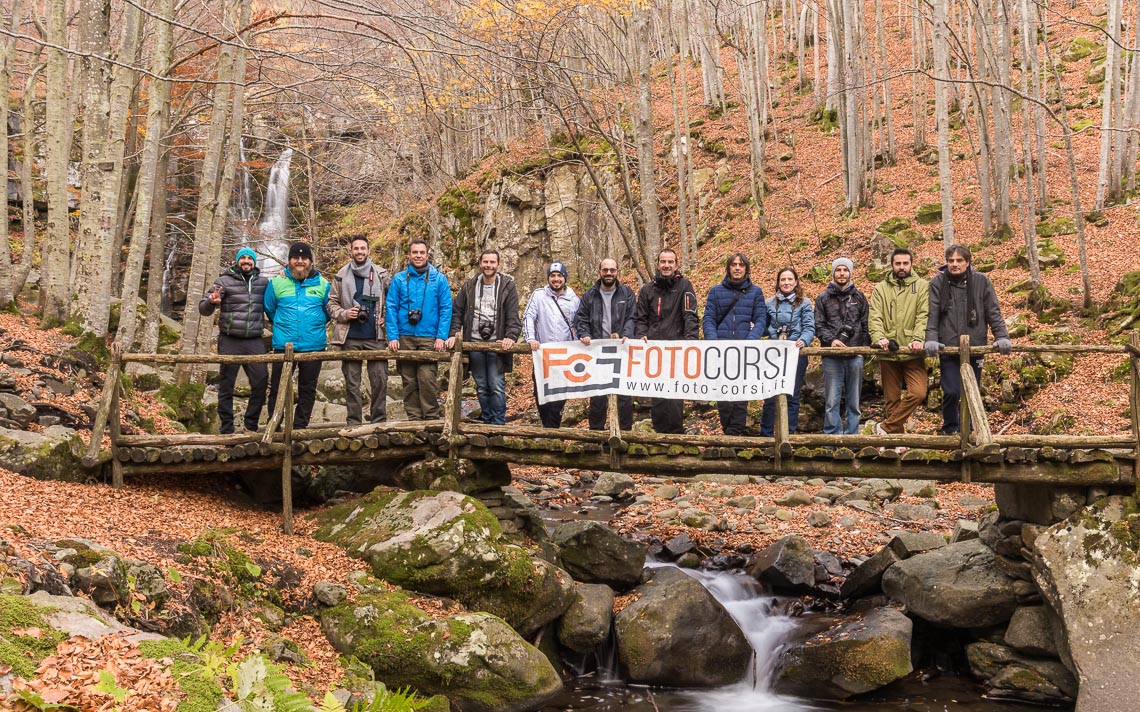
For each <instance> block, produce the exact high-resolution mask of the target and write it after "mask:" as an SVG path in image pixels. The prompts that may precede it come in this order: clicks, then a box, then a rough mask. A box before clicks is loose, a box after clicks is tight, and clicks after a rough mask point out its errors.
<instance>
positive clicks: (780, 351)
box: [533, 339, 800, 403]
mask: <svg viewBox="0 0 1140 712" xmlns="http://www.w3.org/2000/svg"><path fill="white" fill-rule="evenodd" d="M799 355H800V350H799V349H798V348H796V344H795V342H794V341H720V340H713V341H641V340H640V339H638V340H634V339H629V340H627V341H626V343H624V344H623V343H621V341H620V340H616V339H597V340H594V341H591V342H590V345H589V346H586V345H585V344H583V343H582V342H580V341H561V342H557V343H549V344H542V345H541V346H540V347H539V349H538V351H535V352H534V354H533V359H534V382H535V384H536V386H537V388H538V402H539V403H549V402H551V401H559V400H567V399H569V398H585V397H588V396H599V395H606V394H609V393H617V394H619V395H626V396H644V397H647V398H677V399H684V400H700V401H748V400H763V399H765V398H770V397H772V396H774V395H778V394H780V393H783V394H786V395H791V394H792V391H793V390H794V388H795V380H796V379H795V376H796V363H797V362H798V359H799Z"/></svg>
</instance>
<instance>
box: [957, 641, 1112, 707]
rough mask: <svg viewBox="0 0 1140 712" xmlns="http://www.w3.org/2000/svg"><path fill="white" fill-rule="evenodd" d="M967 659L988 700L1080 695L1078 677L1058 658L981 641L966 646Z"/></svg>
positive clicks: (1048, 700) (1068, 698)
mask: <svg viewBox="0 0 1140 712" xmlns="http://www.w3.org/2000/svg"><path fill="white" fill-rule="evenodd" d="M966 659H967V661H968V662H969V664H970V672H972V673H973V674H974V676H975V677H978V678H980V679H981V680H982V681H983V684H984V685H985V687H986V696H987V697H993V698H998V699H1015V700H1025V701H1027V702H1037V703H1045V704H1058V703H1066V702H1070V701H1072V699H1073V697H1074V696H1075V695H1076V694H1077V680H1076V678H1075V677H1073V674H1072V673H1071V672H1069V669H1068V668H1066V667H1065V666H1064V665H1063V664H1062V663H1061V661H1060V660H1057V659H1056V658H1051V659H1045V658H1034V657H1030V656H1028V655H1020V654H1018V653H1017V652H1015V651H1014V650H1013V649H1011V648H1007V647H1006V646H1004V645H997V644H996V643H989V642H986V641H979V642H976V643H971V644H969V645H967V646H966ZM1116 709H1121V708H1120V707H1119V706H1118V707H1116ZM1082 712H1084V711H1083V709H1082Z"/></svg>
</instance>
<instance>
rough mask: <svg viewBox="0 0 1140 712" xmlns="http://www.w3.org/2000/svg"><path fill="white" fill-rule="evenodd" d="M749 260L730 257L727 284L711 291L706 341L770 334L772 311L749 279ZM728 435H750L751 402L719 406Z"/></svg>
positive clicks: (725, 279) (738, 253)
mask: <svg viewBox="0 0 1140 712" xmlns="http://www.w3.org/2000/svg"><path fill="white" fill-rule="evenodd" d="M749 266H750V265H749V263H748V258H747V257H745V256H744V254H743V253H741V252H737V253H735V254H733V255H731V256H730V257H729V258H728V264H727V265H726V266H725V269H724V272H725V274H724V281H722V282H721V283H720V284H718V285H716V286H715V287H713V288H712V289H710V290H709V296H708V299H707V300H706V301H705V317H704V320H703V325H704V332H705V338H706V339H760V338H763V337H764V335H765V334H767V333H768V332H767V327H768V308H767V306H766V305H765V304H764V292H763V290H761V289H760V288H759V287H757V286H756V285H754V284H752V280H751V279H750V278H749ZM716 407H717V411H718V412H719V413H720V427H721V430H723V431H724V434H725V435H747V434H748V433H747V418H748V403H747V401H735V402H731V403H717V404H716Z"/></svg>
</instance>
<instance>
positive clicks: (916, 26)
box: [910, 0, 927, 156]
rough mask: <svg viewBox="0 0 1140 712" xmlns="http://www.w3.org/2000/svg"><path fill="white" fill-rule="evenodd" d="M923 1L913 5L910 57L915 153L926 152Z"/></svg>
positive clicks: (920, 0) (918, 0)
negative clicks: (914, 70) (912, 71)
mask: <svg viewBox="0 0 1140 712" xmlns="http://www.w3.org/2000/svg"><path fill="white" fill-rule="evenodd" d="M925 6H926V4H925V3H924V2H922V0H914V2H913V3H912V5H911V43H910V52H911V54H910V56H911V61H912V62H913V64H914V68H915V69H916V70H918V71H916V72H915V73H914V74H912V75H911V78H910V82H911V121H912V123H913V124H914V144H913V145H914V153H915V155H916V156H917V155H919V154H921V153H922V152H923V151H925V150H926V80H925V79H924V78H923V72H924V71H925V70H926V68H927V58H926V26H925V24H924V23H923V20H922V8H923V7H925Z"/></svg>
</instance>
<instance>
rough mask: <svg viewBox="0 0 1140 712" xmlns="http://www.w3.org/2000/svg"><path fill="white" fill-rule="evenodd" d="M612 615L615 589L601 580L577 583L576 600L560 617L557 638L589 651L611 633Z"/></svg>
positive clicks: (572, 646) (578, 650)
mask: <svg viewBox="0 0 1140 712" xmlns="http://www.w3.org/2000/svg"><path fill="white" fill-rule="evenodd" d="M613 618H614V592H613V590H612V589H610V587H609V586H606V585H605V584H601V583H580V584H578V585H577V586H575V587H574V602H573V603H571V604H570V607H569V608H567V609H566V612H565V613H563V614H562V618H561V619H559V621H558V640H560V641H561V642H562V644H563V645H565V646H566V647H567V648H570V649H571V650H574V651H576V652H579V653H588V652H590V651H592V650H593V649H594V648H596V647H598V646H599V645H601V644H602V643H603V642H604V641H605V640H606V638H608V637H609V635H610V625H611V624H612V623H613Z"/></svg>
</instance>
